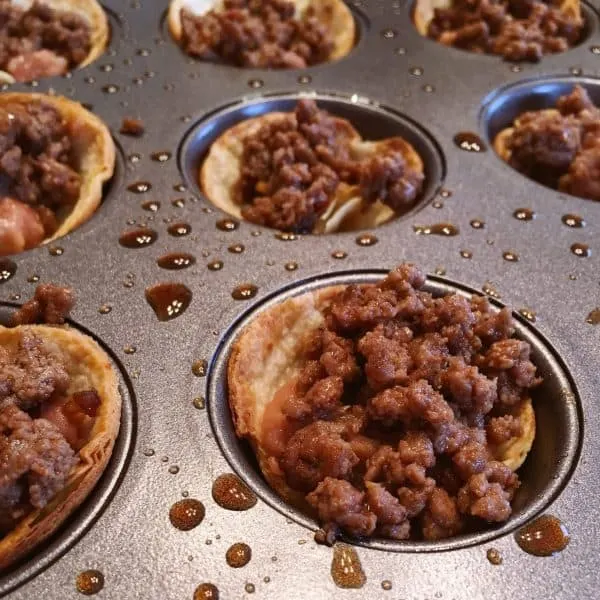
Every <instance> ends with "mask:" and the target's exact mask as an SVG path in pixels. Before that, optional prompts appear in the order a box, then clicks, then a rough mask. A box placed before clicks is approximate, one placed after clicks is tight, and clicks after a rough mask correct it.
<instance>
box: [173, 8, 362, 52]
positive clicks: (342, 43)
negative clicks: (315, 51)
mask: <svg viewBox="0 0 600 600" xmlns="http://www.w3.org/2000/svg"><path fill="white" fill-rule="evenodd" d="M288 1H289V2H291V3H292V4H294V6H295V7H296V15H295V17H296V18H297V19H299V20H301V19H302V18H303V16H304V15H305V14H306V11H307V10H308V9H309V8H313V9H314V10H315V16H316V17H317V18H318V19H319V20H320V21H321V22H322V23H323V24H324V25H325V26H326V27H327V29H328V30H329V31H331V34H332V37H333V43H334V46H333V49H332V50H331V54H330V55H329V57H328V60H330V61H333V60H339V59H340V58H343V57H344V56H346V55H347V54H348V53H349V52H350V51H351V50H352V48H353V46H354V39H355V37H356V26H355V23H354V17H353V16H352V13H351V12H350V9H349V8H348V7H347V6H346V4H345V3H344V2H343V0H288ZM222 8H223V2H222V0H171V3H170V4H169V13H168V17H167V22H168V25H169V31H170V32H171V35H172V36H173V39H174V40H175V41H176V42H179V41H180V40H181V37H182V25H181V11H182V10H183V9H186V10H189V11H190V12H191V13H192V14H194V15H197V16H202V15H203V14H205V13H207V12H208V11H210V10H216V11H219V10H222Z"/></svg>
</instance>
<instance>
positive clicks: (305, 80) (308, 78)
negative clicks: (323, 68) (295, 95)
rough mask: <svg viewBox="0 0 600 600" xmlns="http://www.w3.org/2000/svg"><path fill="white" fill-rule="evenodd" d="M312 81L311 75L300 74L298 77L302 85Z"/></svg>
mask: <svg viewBox="0 0 600 600" xmlns="http://www.w3.org/2000/svg"><path fill="white" fill-rule="evenodd" d="M311 81H312V77H311V76H310V75H300V77H298V83H300V84H302V85H306V84H309V83H310V82H311Z"/></svg>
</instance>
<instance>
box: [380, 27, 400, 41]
mask: <svg viewBox="0 0 600 600" xmlns="http://www.w3.org/2000/svg"><path fill="white" fill-rule="evenodd" d="M396 35H397V32H396V31H395V30H394V29H389V28H387V29H382V30H381V37H382V38H384V39H386V40H393V39H394V38H395V37H396Z"/></svg>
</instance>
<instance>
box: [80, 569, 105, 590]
mask: <svg viewBox="0 0 600 600" xmlns="http://www.w3.org/2000/svg"><path fill="white" fill-rule="evenodd" d="M75 587H76V588H77V591H78V592H79V593H80V594H83V595H85V596H93V595H94V594H97V593H98V592H99V591H100V590H101V589H102V588H103V587H104V575H103V574H102V573H101V572H100V571H98V570H96V569H88V570H87V571H82V572H81V573H79V575H77V579H76V581H75Z"/></svg>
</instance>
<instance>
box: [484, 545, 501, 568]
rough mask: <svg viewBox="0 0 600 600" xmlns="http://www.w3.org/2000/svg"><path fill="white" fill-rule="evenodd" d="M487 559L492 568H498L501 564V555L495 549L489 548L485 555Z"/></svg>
mask: <svg viewBox="0 0 600 600" xmlns="http://www.w3.org/2000/svg"><path fill="white" fill-rule="evenodd" d="M485 554H486V556H487V559H488V560H489V561H490V563H491V564H493V565H494V566H496V567H497V566H498V565H501V564H502V560H503V559H502V554H500V552H499V551H498V550H496V548H490V549H489V550H488V551H487V552H486V553H485Z"/></svg>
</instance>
